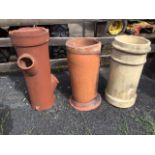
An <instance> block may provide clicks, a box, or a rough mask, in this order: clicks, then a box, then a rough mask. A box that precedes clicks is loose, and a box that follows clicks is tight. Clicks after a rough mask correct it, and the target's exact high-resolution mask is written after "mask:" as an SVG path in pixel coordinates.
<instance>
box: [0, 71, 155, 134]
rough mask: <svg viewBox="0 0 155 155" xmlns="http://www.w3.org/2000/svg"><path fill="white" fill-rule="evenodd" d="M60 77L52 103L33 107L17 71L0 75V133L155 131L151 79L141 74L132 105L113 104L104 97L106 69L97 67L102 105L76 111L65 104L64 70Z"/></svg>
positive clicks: (154, 93)
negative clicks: (45, 107)
mask: <svg viewBox="0 0 155 155" xmlns="http://www.w3.org/2000/svg"><path fill="white" fill-rule="evenodd" d="M56 76H57V77H58V79H59V80H60V84H59V87H58V89H57V90H56V96H57V101H56V104H55V106H54V107H53V108H52V109H50V110H48V111H46V112H37V111H33V110H32V109H31V107H30V105H29V102H28V100H27V97H26V96H27V91H26V88H25V83H24V78H23V76H22V74H21V73H14V74H12V75H1V76H0V134H155V91H154V90H155V82H154V81H153V80H151V79H149V78H147V77H145V76H142V78H141V81H140V86H139V89H138V93H139V96H138V99H137V102H136V105H135V106H134V107H132V108H129V109H126V110H122V109H118V108H115V107H113V106H111V105H110V104H108V103H107V102H106V101H105V100H104V89H105V86H106V81H107V76H108V69H106V68H103V69H101V71H100V80H99V92H100V93H101V94H102V96H103V102H102V105H101V106H100V107H99V108H98V109H97V110H95V111H91V112H77V111H75V110H74V109H73V108H71V107H70V106H69V104H68V100H67V98H68V97H69V96H70V94H71V90H70V83H69V74H68V72H67V71H63V72H61V73H57V74H56Z"/></svg>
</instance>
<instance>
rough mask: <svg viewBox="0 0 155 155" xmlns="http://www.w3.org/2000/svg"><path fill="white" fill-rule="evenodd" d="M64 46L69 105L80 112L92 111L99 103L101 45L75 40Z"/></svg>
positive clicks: (84, 40)
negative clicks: (66, 59) (67, 68)
mask: <svg viewBox="0 0 155 155" xmlns="http://www.w3.org/2000/svg"><path fill="white" fill-rule="evenodd" d="M66 46H67V50H68V53H67V58H68V65H69V72H70V80H71V85H72V99H71V100H70V104H71V105H72V106H73V107H74V108H76V109H77V110H80V111H89V110H93V109H95V108H97V107H98V106H99V105H100V103H101V100H100V99H99V100H98V98H97V87H98V74H99V67H100V52H101V43H100V42H98V41H96V40H94V39H87V38H76V39H70V40H68V41H67V43H66Z"/></svg>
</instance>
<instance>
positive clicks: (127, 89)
mask: <svg viewBox="0 0 155 155" xmlns="http://www.w3.org/2000/svg"><path fill="white" fill-rule="evenodd" d="M150 44H151V43H150V41H149V40H147V39H145V38H143V37H138V36H132V35H131V36H128V35H121V36H117V37H115V40H114V41H113V43H112V45H113V50H112V54H111V64H110V75H109V80H108V85H107V88H106V93H105V97H106V100H107V101H108V102H109V103H110V104H112V105H114V106H116V107H119V108H129V107H131V106H133V105H134V104H135V101H136V98H137V87H138V84H139V80H140V77H141V73H142V70H143V66H144V64H145V62H146V55H147V53H148V52H149V51H150V50H151V48H150Z"/></svg>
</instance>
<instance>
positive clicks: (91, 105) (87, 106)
mask: <svg viewBox="0 0 155 155" xmlns="http://www.w3.org/2000/svg"><path fill="white" fill-rule="evenodd" d="M101 102H102V98H101V95H100V94H97V96H96V97H95V99H93V100H92V101H90V102H87V103H80V102H77V101H75V100H73V99H72V98H70V99H69V103H70V105H71V106H72V107H73V108H75V109H76V110H78V111H91V110H94V109H96V108H98V107H99V106H100V105H101Z"/></svg>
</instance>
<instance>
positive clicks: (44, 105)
mask: <svg viewBox="0 0 155 155" xmlns="http://www.w3.org/2000/svg"><path fill="white" fill-rule="evenodd" d="M9 35H10V37H11V41H12V44H13V45H14V46H15V49H16V53H17V56H18V59H17V65H18V67H19V68H20V69H21V70H22V72H23V74H24V77H25V80H26V84H27V89H28V93H29V97H30V101H31V105H32V108H33V109H35V110H38V111H43V110H47V109H49V108H51V107H52V106H53V104H54V101H55V96H54V90H55V88H56V85H57V84H58V80H57V79H56V77H55V76H54V75H52V76H51V73H50V63H49V53H48V41H49V33H48V30H47V29H45V28H42V27H33V28H30V27H28V28H20V29H18V30H13V31H10V32H9Z"/></svg>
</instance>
